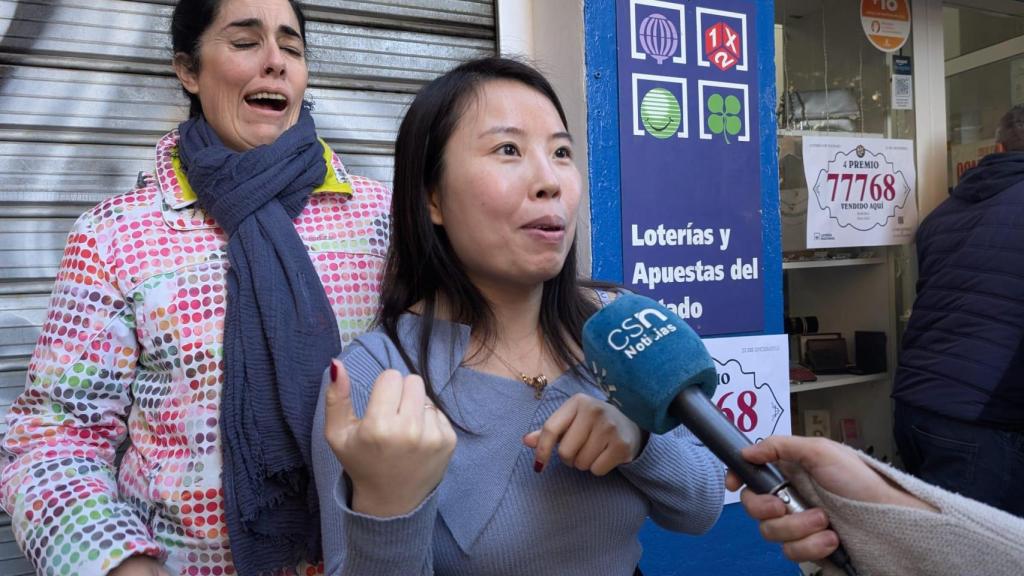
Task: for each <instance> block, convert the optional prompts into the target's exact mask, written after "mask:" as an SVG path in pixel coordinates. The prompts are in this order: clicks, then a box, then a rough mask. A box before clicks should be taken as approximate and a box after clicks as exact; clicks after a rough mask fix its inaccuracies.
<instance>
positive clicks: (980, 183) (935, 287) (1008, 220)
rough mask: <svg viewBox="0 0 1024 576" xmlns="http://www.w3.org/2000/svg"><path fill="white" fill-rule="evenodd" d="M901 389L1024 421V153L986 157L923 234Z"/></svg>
mask: <svg viewBox="0 0 1024 576" xmlns="http://www.w3.org/2000/svg"><path fill="white" fill-rule="evenodd" d="M917 252H918V265H919V268H920V274H919V278H918V283H917V300H916V301H915V302H914V308H913V313H912V314H911V317H910V323H909V325H908V326H907V331H906V334H905V335H904V339H903V350H902V352H901V354H900V366H899V369H898V370H897V373H896V381H895V384H894V386H893V397H894V398H896V399H898V400H900V401H902V402H905V403H907V404H909V405H911V406H916V407H918V408H922V409H925V410H929V411H932V412H935V413H938V414H942V415H944V416H948V417H951V418H957V419H960V420H966V421H969V422H978V423H984V424H988V425H992V426H996V427H1004V428H1013V429H1018V430H1019V429H1024V153H1021V152H1013V153H1005V154H992V155H989V156H986V157H985V158H984V159H983V160H982V161H981V163H979V164H978V166H977V167H975V168H974V169H972V170H970V171H968V172H967V173H966V174H964V177H963V180H961V182H960V185H959V186H957V187H956V188H955V189H954V190H953V192H952V194H951V195H950V197H949V198H948V199H946V201H945V202H943V203H942V204H941V205H939V207H938V208H936V209H935V211H934V212H932V213H931V214H930V215H929V216H928V217H927V218H925V220H924V222H923V223H922V224H921V227H920V228H919V229H918V232H917Z"/></svg>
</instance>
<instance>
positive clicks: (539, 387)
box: [487, 346, 548, 400]
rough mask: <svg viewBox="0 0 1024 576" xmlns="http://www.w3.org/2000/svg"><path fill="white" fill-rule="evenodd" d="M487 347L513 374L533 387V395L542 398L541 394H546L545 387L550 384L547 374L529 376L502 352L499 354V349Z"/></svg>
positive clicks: (538, 398)
mask: <svg viewBox="0 0 1024 576" xmlns="http://www.w3.org/2000/svg"><path fill="white" fill-rule="evenodd" d="M487 349H488V350H490V352H491V354H494V357H495V358H497V359H498V361H499V362H501V363H502V364H504V365H505V368H508V370H509V372H511V373H512V375H513V376H516V375H518V376H519V379H520V380H522V381H523V384H526V385H527V386H529V387H530V388H533V397H534V398H535V399H537V400H540V397H541V395H542V394H544V388H545V387H546V386H547V385H548V377H547V376H545V375H544V374H539V375H537V376H527V375H526V373H524V372H522V371H520V370H516V369H515V368H513V367H512V365H511V364H509V363H508V361H507V360H505V359H504V358H502V357H501V354H498V351H497V350H495V349H494V348H491V347H490V346H487Z"/></svg>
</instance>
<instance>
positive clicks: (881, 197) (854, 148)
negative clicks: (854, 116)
mask: <svg viewBox="0 0 1024 576" xmlns="http://www.w3.org/2000/svg"><path fill="white" fill-rule="evenodd" d="M803 146H804V150H803V156H804V175H805V176H806V178H807V247H808V248H844V247H851V246H888V245H893V244H909V243H910V242H913V241H914V234H915V233H916V232H917V170H916V169H915V168H914V142H913V141H912V140H890V139H885V138H837V137H810V136H808V137H805V138H804V143H803Z"/></svg>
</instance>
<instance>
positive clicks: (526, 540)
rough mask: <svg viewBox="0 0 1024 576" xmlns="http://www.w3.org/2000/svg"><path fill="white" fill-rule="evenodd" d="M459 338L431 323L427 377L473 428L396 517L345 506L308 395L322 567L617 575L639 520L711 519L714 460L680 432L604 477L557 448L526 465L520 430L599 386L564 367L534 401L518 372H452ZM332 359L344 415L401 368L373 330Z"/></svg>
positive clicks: (405, 323)
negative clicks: (572, 462)
mask: <svg viewBox="0 0 1024 576" xmlns="http://www.w3.org/2000/svg"><path fill="white" fill-rule="evenodd" d="M399 327H400V334H401V338H402V340H403V343H404V344H405V348H406V350H407V351H408V352H409V353H410V354H415V351H416V350H417V348H418V347H417V346H416V344H415V343H414V336H412V335H413V334H415V333H416V331H417V330H418V327H419V319H418V318H417V317H415V316H411V315H407V316H405V317H403V319H402V321H401V323H400V325H399ZM468 342H469V329H468V327H466V326H462V325H456V324H449V323H444V322H439V323H438V328H436V329H435V335H434V338H433V339H432V342H431V350H430V355H431V357H430V374H431V379H432V381H433V383H434V388H435V391H436V392H437V393H438V397H439V398H440V399H441V402H442V403H443V404H444V406H445V409H446V412H447V413H448V414H449V415H450V417H451V418H452V419H453V420H455V421H457V422H458V423H459V424H461V425H462V426H463V427H465V428H467V429H469V430H471V431H473V433H472V434H466V433H463V432H461V431H459V432H457V434H458V444H457V445H456V448H455V453H454V455H453V457H452V461H451V463H450V464H449V467H448V471H447V472H446V475H445V478H444V480H443V481H442V482H441V484H440V485H439V486H438V488H437V489H436V490H435V491H434V492H433V493H432V494H431V495H430V496H429V497H428V498H427V499H426V500H424V502H423V503H422V504H421V505H420V506H419V507H418V508H417V509H416V510H414V511H412V512H411V513H410V514H408V515H406V516H402V517H396V518H389V519H381V518H374V517H368V516H365V515H361V514H358V513H355V512H353V511H352V510H350V509H349V507H348V505H347V502H346V498H345V497H344V495H345V494H346V486H345V481H344V478H343V476H342V468H341V466H340V465H339V463H338V461H337V460H336V459H335V457H334V454H333V453H332V452H331V450H330V447H329V446H328V445H327V442H326V441H325V440H324V438H323V427H324V423H323V405H322V401H321V406H320V407H319V408H318V409H317V417H316V420H315V422H314V425H313V451H314V467H315V472H316V479H317V486H318V489H319V492H320V502H321V516H322V519H323V533H324V556H325V558H326V573H327V574H329V575H358V576H378V575H379V576H418V575H430V574H437V575H445V576H449V575H450V576H460V575H464V576H489V575H511V574H516V575H520V574H521V575H529V576H544V575H550V576H572V575H580V576H595V575H611V576H627V575H630V574H632V573H633V569H634V567H635V566H636V564H637V561H638V560H639V559H640V554H641V549H640V544H639V542H638V541H637V533H638V531H639V530H640V527H641V526H642V525H643V522H644V519H645V518H646V517H647V516H650V517H651V518H652V519H653V520H654V521H655V522H657V523H658V524H659V525H661V526H663V527H665V528H668V529H670V530H676V531H681V532H687V533H691V534H698V533H702V532H705V531H707V530H708V529H709V528H711V526H712V525H714V523H715V521H716V520H717V518H718V515H719V513H720V512H721V509H722V492H723V467H722V464H721V463H720V462H719V461H718V460H717V459H715V457H714V456H713V455H712V454H711V453H710V452H709V451H708V450H707V449H706V448H704V447H703V446H702V445H701V444H700V443H699V442H698V441H697V440H696V438H694V437H693V435H692V434H690V433H689V432H688V431H687V430H685V429H683V428H680V429H677V430H676V431H674V432H672V433H669V434H666V435H663V436H656V435H655V436H651V438H650V440H649V441H648V443H647V446H646V447H645V448H644V450H643V452H642V453H641V454H640V455H639V457H637V459H636V460H635V461H633V462H631V463H629V464H626V465H622V466H619V467H618V469H617V470H616V471H614V472H612V473H611V474H608V475H606V476H604V477H596V476H594V475H592V474H590V473H589V472H581V471H578V470H576V469H575V468H572V467H569V466H565V465H563V464H562V463H561V462H560V461H558V459H557V457H556V458H552V460H551V462H550V463H549V464H548V466H547V467H546V468H545V469H544V471H543V472H542V473H540V474H537V473H535V472H534V471H533V460H534V456H533V451H532V450H530V449H529V448H527V447H525V446H524V445H523V443H522V437H523V436H524V435H525V434H526V433H527V432H529V431H531V430H535V429H537V428H539V427H540V426H541V425H542V424H543V422H544V421H545V420H546V419H547V418H548V416H550V415H551V414H552V413H553V412H554V411H555V410H556V409H557V408H558V407H559V406H560V405H561V404H562V403H563V402H564V401H565V400H566V399H567V398H569V397H570V396H572V395H573V394H576V393H584V394H590V395H592V396H595V397H602V396H601V394H600V391H599V390H598V389H597V388H596V387H595V386H593V384H592V382H590V381H589V380H588V379H586V378H581V377H579V376H577V375H576V374H575V373H574V372H572V371H570V372H568V373H566V374H565V375H563V376H561V377H560V378H558V379H557V380H556V381H554V382H552V383H551V384H550V385H549V386H548V387H547V389H546V390H545V392H544V396H543V398H541V399H540V400H536V399H535V398H534V396H533V390H531V389H529V388H527V387H526V386H524V385H523V384H522V383H521V382H519V381H518V380H512V379H508V378H502V377H499V376H494V375H491V374H485V373H481V372H477V371H474V370H471V369H468V368H465V367H462V366H461V365H460V362H461V360H462V358H463V356H464V355H465V351H466V346H467V345H468ZM414 360H415V356H414ZM344 362H345V367H346V369H347V370H348V373H349V376H350V378H351V381H352V398H353V405H354V407H355V409H356V412H357V414H362V413H363V411H364V410H365V408H366V403H367V401H368V399H369V393H370V390H371V388H372V384H373V381H374V379H375V378H376V377H377V375H379V374H380V372H381V371H382V370H384V369H385V368H396V369H398V370H400V371H402V372H403V373H407V372H408V370H407V369H406V367H405V365H404V363H403V362H402V361H401V359H400V357H399V355H398V352H397V350H396V348H395V347H394V345H393V344H392V343H391V342H390V340H388V338H387V337H386V336H385V335H384V334H383V332H381V331H379V330H378V331H373V332H370V333H367V334H365V335H363V336H362V337H360V338H359V339H358V340H357V341H356V342H354V343H353V344H352V345H350V346H349V347H348V348H347V349H346V351H345V353H344Z"/></svg>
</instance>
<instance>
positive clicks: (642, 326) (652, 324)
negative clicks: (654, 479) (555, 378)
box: [583, 294, 718, 434]
mask: <svg viewBox="0 0 1024 576" xmlns="http://www.w3.org/2000/svg"><path fill="white" fill-rule="evenodd" d="M583 353H584V354H585V355H586V362H587V366H588V367H589V368H590V369H591V370H592V371H593V372H594V374H595V376H596V377H597V380H598V383H599V384H600V385H601V386H602V388H604V390H605V392H607V393H608V396H609V399H610V400H611V401H612V402H613V403H614V404H615V405H616V406H618V407H619V409H620V410H622V413H623V414H625V415H626V416H627V417H629V419H630V420H632V421H633V422H636V424H637V425H638V426H640V427H641V428H643V429H644V430H647V431H649V432H654V433H656V434H664V433H665V432H668V431H669V430H671V429H673V428H675V427H676V426H678V425H679V424H680V422H679V421H678V420H677V419H676V418H674V417H673V416H671V415H670V414H669V412H668V409H669V405H670V404H671V403H672V399H673V398H675V397H676V395H677V394H679V392H680V391H682V390H683V389H684V388H687V387H689V386H700V388H701V390H702V391H703V392H704V394H706V395H707V396H708V397H709V398H710V397H711V396H713V395H714V393H715V387H716V386H717V385H718V374H717V371H716V370H715V363H714V361H713V360H712V359H711V356H710V355H709V354H708V351H707V349H706V348H704V343H703V342H701V340H700V336H698V335H697V333H696V332H694V331H693V329H692V328H690V327H689V326H688V325H687V324H686V322H683V320H682V319H681V318H679V316H677V315H676V314H675V313H673V312H672V311H671V310H669V309H668V308H666V307H664V306H662V305H661V304H658V303H657V302H655V301H654V300H651V299H650V298H646V297H643V296H637V295H636V294H623V295H621V296H619V297H618V298H616V299H615V301H613V302H612V303H611V304H609V305H607V306H605V307H604V308H602V309H601V310H600V311H599V312H598V313H597V314H594V315H593V316H592V317H591V318H590V319H589V320H587V323H586V324H585V325H584V326H583Z"/></svg>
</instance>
